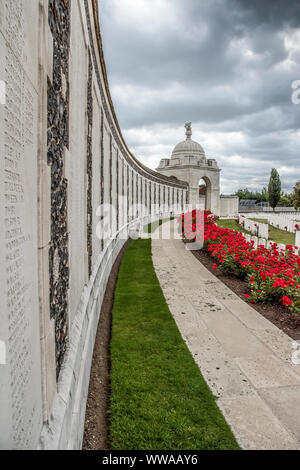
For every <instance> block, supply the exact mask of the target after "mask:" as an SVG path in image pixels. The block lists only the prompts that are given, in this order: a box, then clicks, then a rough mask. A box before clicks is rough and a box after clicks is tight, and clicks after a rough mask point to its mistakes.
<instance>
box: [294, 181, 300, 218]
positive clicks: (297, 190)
mask: <svg viewBox="0 0 300 470" xmlns="http://www.w3.org/2000/svg"><path fill="white" fill-rule="evenodd" d="M292 200H293V206H294V208H295V209H296V211H297V210H298V209H299V208H300V181H297V183H296V184H295V186H294V190H293V193H292Z"/></svg>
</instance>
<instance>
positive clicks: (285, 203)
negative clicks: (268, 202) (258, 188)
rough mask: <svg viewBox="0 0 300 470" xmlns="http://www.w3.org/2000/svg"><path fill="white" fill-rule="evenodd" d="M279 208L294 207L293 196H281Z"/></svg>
mask: <svg viewBox="0 0 300 470" xmlns="http://www.w3.org/2000/svg"><path fill="white" fill-rule="evenodd" d="M277 206H278V207H293V199H292V195H291V194H283V193H282V194H281V196H280V199H279V202H278V204H277Z"/></svg>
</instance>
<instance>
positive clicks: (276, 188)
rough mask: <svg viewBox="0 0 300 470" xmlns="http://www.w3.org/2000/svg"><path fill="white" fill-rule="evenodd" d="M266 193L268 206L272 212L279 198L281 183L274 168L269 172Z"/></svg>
mask: <svg viewBox="0 0 300 470" xmlns="http://www.w3.org/2000/svg"><path fill="white" fill-rule="evenodd" d="M268 193H269V203H270V206H271V207H272V209H273V210H274V209H275V207H276V206H277V204H278V202H279V200H280V196H281V181H280V176H279V174H278V171H277V170H276V168H272V170H271V175H270V180H269V187H268Z"/></svg>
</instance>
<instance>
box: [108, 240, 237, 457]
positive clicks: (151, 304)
mask: <svg viewBox="0 0 300 470" xmlns="http://www.w3.org/2000/svg"><path fill="white" fill-rule="evenodd" d="M109 417H110V447H111V449H112V450H132V449H134V450H142V449H144V450H145V449H146V450H163V449H165V450H178V449H179V450H183V449H238V448H239V447H238V445H237V443H236V441H235V438H234V436H233V434H232V432H231V430H230V428H229V426H228V425H227V423H226V421H225V419H224V417H223V415H222V414H221V412H220V410H219V408H218V407H217V405H216V402H215V399H214V397H213V395H212V393H211V391H210V390H209V388H208V386H207V384H206V382H205V381H204V379H203V377H202V374H201V372H200V370H199V368H198V366H197V365H196V363H195V362H194V359H193V358H192V356H191V354H190V352H189V350H188V349H187V346H186V345H185V343H184V341H183V339H182V337H181V335H180V333H179V330H178V328H177V326H176V323H175V321H174V319H173V317H172V315H171V313H170V311H169V308H168V306H167V304H166V302H165V299H164V296H163V293H162V290H161V288H160V285H159V282H158V280H157V277H156V274H155V271H154V268H153V264H152V256H151V240H148V239H147V240H143V239H142V240H135V241H132V242H131V244H130V245H129V247H128V248H127V250H126V252H125V254H124V257H123V260H122V264H121V268H120V273H119V278H118V283H117V287H116V291H115V300H114V306H113V319H112V339H111V397H110V410H109Z"/></svg>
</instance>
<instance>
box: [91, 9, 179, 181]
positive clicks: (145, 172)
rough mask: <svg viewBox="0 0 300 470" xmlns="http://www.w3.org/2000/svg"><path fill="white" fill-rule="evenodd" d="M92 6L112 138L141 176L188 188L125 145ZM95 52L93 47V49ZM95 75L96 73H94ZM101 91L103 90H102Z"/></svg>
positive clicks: (95, 13) (96, 18)
mask: <svg viewBox="0 0 300 470" xmlns="http://www.w3.org/2000/svg"><path fill="white" fill-rule="evenodd" d="M85 5H86V10H87V16H88V18H87V21H88V26H90V25H89V22H90V18H89V8H88V5H87V0H85ZM92 8H93V16H94V26H95V32H96V38H97V46H98V52H99V57H100V64H101V71H102V76H103V81H104V86H105V94H106V97H107V100H108V104H109V108H110V112H111V114H112V118H113V122H110V121H111V119H110V116H108V115H107V112H109V111H108V109H105V104H106V103H105V102H104V103H102V104H103V105H104V112H105V114H106V118H107V120H108V121H109V124H110V126H111V130H112V133H113V134H114V138H115V139H116V141H117V143H118V145H119V146H120V149H121V150H123V152H122V153H123V156H124V157H125V159H126V160H128V158H127V156H129V157H130V159H131V163H132V166H133V167H134V169H135V170H136V171H138V172H139V173H140V174H141V175H142V176H144V177H146V178H149V179H151V180H152V181H154V182H156V183H161V184H167V185H170V186H172V187H177V188H180V189H188V184H187V183H186V182H185V181H178V182H174V181H172V180H170V178H169V177H168V176H165V175H162V174H161V173H157V172H156V171H154V170H151V169H150V168H148V167H147V166H145V165H143V164H142V163H141V162H140V161H139V160H138V159H137V158H136V157H135V156H134V155H133V154H132V153H131V152H130V150H129V148H128V147H127V144H126V142H125V140H124V138H123V135H122V132H121V129H120V126H119V123H118V119H117V116H116V113H115V109H114V105H113V102H112V98H111V94H110V90H109V84H108V78H107V72H106V66H105V60H104V53H103V47H102V39H101V32H100V23H99V8H98V0H92ZM89 32H90V31H89ZM90 41H91V47H92V48H93V49H94V47H93V38H92V35H91V34H90ZM94 52H95V49H94ZM94 65H95V67H97V64H96V63H95V64H94ZM96 75H97V73H96ZM97 78H98V81H100V83H99V86H100V92H101V78H100V75H99V74H98V75H97ZM102 91H103V90H102ZM103 95H104V94H103V93H101V97H102V98H103V99H104V101H106V98H105V97H104V96H103ZM112 127H115V128H116V129H117V133H116V132H113V131H115V129H113V128H112Z"/></svg>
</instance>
